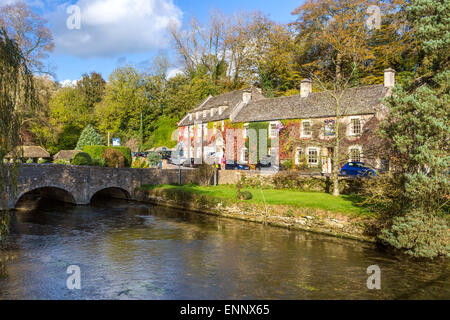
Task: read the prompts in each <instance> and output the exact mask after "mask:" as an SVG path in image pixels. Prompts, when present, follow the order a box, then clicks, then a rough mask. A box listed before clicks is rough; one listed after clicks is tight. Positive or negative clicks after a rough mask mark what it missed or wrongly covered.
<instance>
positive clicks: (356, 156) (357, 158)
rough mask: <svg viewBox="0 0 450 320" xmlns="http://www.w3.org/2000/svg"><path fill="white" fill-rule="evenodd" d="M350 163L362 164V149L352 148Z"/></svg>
mask: <svg viewBox="0 0 450 320" xmlns="http://www.w3.org/2000/svg"><path fill="white" fill-rule="evenodd" d="M349 160H350V162H361V148H360V147H351V148H350V159H349Z"/></svg>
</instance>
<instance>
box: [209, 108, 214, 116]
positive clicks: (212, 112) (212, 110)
mask: <svg viewBox="0 0 450 320" xmlns="http://www.w3.org/2000/svg"><path fill="white" fill-rule="evenodd" d="M210 112H211V117H214V108H211V111H210Z"/></svg>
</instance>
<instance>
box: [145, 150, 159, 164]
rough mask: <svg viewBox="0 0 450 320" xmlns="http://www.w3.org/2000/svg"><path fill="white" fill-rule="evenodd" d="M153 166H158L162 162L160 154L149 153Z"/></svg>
mask: <svg viewBox="0 0 450 320" xmlns="http://www.w3.org/2000/svg"><path fill="white" fill-rule="evenodd" d="M147 158H148V160H149V161H150V163H151V164H157V163H159V161H160V160H161V155H160V154H159V153H158V152H153V151H152V152H149V154H148V156H147Z"/></svg>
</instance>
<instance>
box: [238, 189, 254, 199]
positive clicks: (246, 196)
mask: <svg viewBox="0 0 450 320" xmlns="http://www.w3.org/2000/svg"><path fill="white" fill-rule="evenodd" d="M252 198H253V194H252V193H251V192H250V191H242V192H240V193H239V199H241V200H250V199H252Z"/></svg>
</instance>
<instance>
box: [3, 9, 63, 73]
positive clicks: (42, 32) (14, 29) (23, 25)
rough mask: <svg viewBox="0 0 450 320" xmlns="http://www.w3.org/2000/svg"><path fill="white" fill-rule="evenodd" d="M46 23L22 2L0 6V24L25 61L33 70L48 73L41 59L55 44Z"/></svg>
mask: <svg viewBox="0 0 450 320" xmlns="http://www.w3.org/2000/svg"><path fill="white" fill-rule="evenodd" d="M46 23H47V21H45V19H43V18H42V17H40V16H39V15H37V14H35V13H33V11H32V10H31V8H30V7H29V6H28V5H27V4H25V3H24V2H17V3H14V4H10V5H6V6H3V7H2V8H0V25H1V26H2V27H3V28H5V30H6V31H7V33H8V35H9V37H10V38H13V39H14V40H15V41H16V43H17V45H18V46H19V48H20V49H21V50H22V53H23V56H24V59H25V61H26V63H27V64H28V65H29V66H30V68H31V70H32V71H34V72H45V73H48V70H45V67H44V64H43V62H42V60H44V59H45V58H46V57H47V54H48V53H49V52H52V51H53V48H54V46H55V45H54V43H53V37H52V33H51V31H50V29H49V28H47V27H46Z"/></svg>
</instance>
